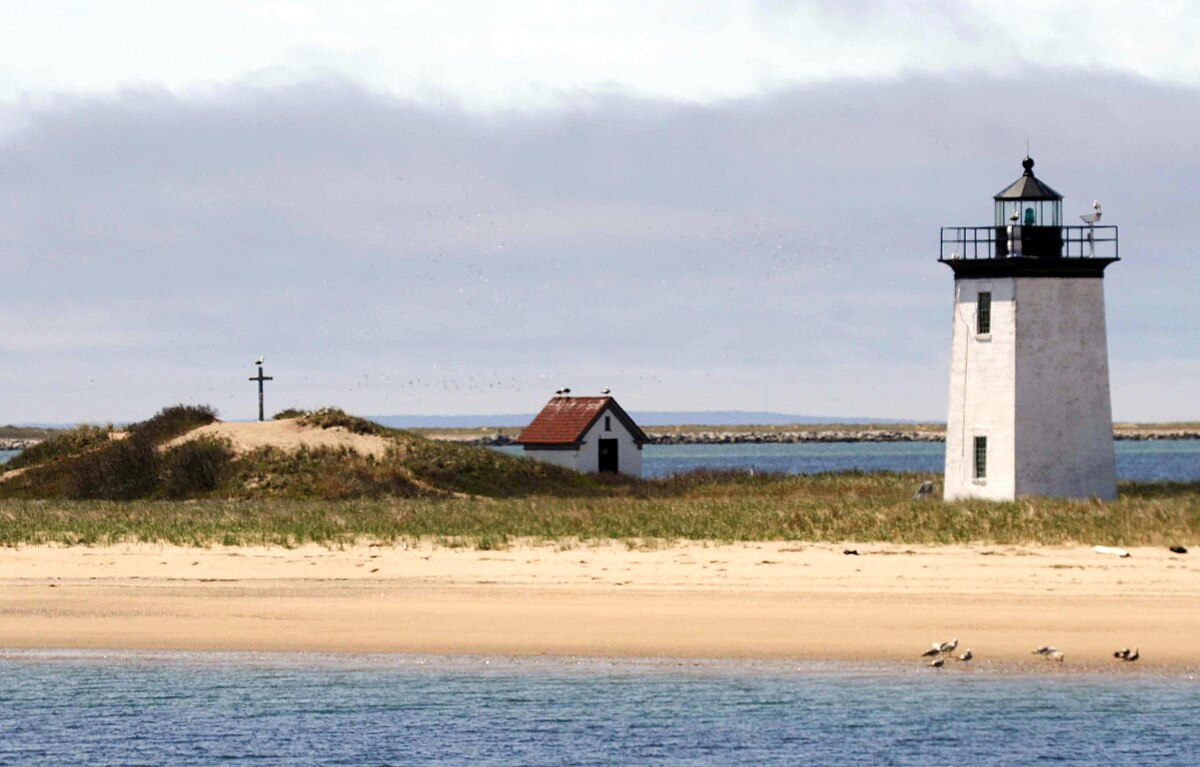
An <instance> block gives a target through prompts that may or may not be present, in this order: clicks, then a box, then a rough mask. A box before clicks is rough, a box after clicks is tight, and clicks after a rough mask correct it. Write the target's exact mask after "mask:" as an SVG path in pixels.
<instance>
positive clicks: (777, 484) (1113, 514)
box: [0, 473, 1200, 548]
mask: <svg viewBox="0 0 1200 767" xmlns="http://www.w3.org/2000/svg"><path fill="white" fill-rule="evenodd" d="M919 479H920V478H919V477H916V476H914V475H906V474H888V473H873V474H824V475H816V476H807V477H806V476H785V475H759V476H756V477H750V476H747V475H744V474H742V475H732V474H717V475H713V474H694V475H688V476H684V477H678V478H675V479H671V480H646V481H640V482H629V483H624V484H621V485H614V486H612V487H608V488H606V490H607V491H608V494H606V495H590V496H581V495H576V496H567V495H559V496H550V495H529V496H522V497H508V498H482V497H479V496H473V497H451V498H440V499H434V498H428V497H417V498H374V499H373V498H357V499H353V500H319V499H314V498H309V499H300V498H284V497H275V498H258V499H254V500H222V499H215V498H214V499H205V500H199V501H189V502H186V503H180V502H171V501H161V500H138V501H130V502H124V503H113V502H108V501H52V502H44V501H25V500H0V545H16V544H20V543H34V544H36V543H47V542H63V543H86V544H105V543H114V542H118V541H126V540H140V541H161V542H168V543H176V544H183V545H207V544H211V543H217V544H226V545H288V546H290V545H296V544H302V543H308V542H315V543H321V544H326V545H339V544H348V543H352V542H355V541H364V540H365V541H380V542H389V541H400V540H414V539H431V540H434V541H440V542H443V543H445V544H447V545H468V546H476V547H480V548H496V547H500V546H504V545H505V544H507V543H508V542H510V541H511V540H513V539H515V538H533V539H542V540H549V541H557V540H567V541H569V540H572V539H579V540H584V541H587V540H614V539H615V540H627V541H631V542H636V543H638V544H642V543H647V542H653V541H655V540H717V541H755V540H792V541H814V542H819V541H825V542H840V541H858V542H871V541H886V542H892V543H905V544H945V543H968V542H981V543H986V544H1030V543H1039V544H1074V545H1079V544H1083V545H1096V544H1106V545H1116V546H1135V545H1156V546H1159V545H1161V546H1167V545H1180V544H1182V545H1185V546H1189V547H1192V546H1195V545H1197V544H1200V484H1189V485H1159V484H1154V485H1128V484H1127V485H1122V488H1121V498H1120V500H1118V501H1115V502H1111V503H1098V502H1093V501H1069V500H1053V499H1044V498H1031V499H1024V500H1021V501H1018V502H1014V503H992V502H987V501H971V502H963V503H942V502H940V501H934V500H929V501H914V500H912V490H913V487H914V485H915V484H916V483H917V481H918V480H919Z"/></svg>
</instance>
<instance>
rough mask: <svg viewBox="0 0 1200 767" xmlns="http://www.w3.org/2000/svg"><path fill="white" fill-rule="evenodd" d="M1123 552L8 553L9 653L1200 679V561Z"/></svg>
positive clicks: (762, 547)
mask: <svg viewBox="0 0 1200 767" xmlns="http://www.w3.org/2000/svg"><path fill="white" fill-rule="evenodd" d="M845 548H853V549H857V550H858V551H859V552H860V555H859V556H847V555H844V554H843V553H842V550H843V549H845ZM1130 551H1131V553H1132V556H1131V557H1129V558H1124V559H1122V558H1116V557H1112V556H1105V555H1102V554H1097V553H1095V552H1093V551H1092V550H1091V549H1090V548H1086V547H1077V548H1049V547H1013V546H984V545H977V546H944V547H929V546H903V545H880V544H844V545H837V546H833V545H824V544H820V545H814V544H797V543H747V544H712V543H710V544H704V543H680V544H675V545H662V546H660V547H654V548H633V549H631V548H628V547H626V546H625V545H622V544H620V543H610V544H601V545H590V544H564V543H561V542H560V543H546V544H541V543H536V542H526V543H520V544H516V545H513V546H511V547H509V548H506V549H504V550H500V551H479V550H475V549H470V548H449V547H444V546H434V545H431V544H422V545H417V546H411V547H406V546H403V545H399V546H391V545H385V546H370V545H365V544H364V545H357V546H353V547H347V548H343V549H336V548H326V547H322V546H303V547H299V548H293V549H285V548H247V547H242V548H232V547H230V548H226V547H221V546H213V547H211V548H187V547H176V546H159V545H150V544H121V545H115V546H109V547H94V548H93V547H82V546H77V547H65V546H37V547H26V546H22V547H19V548H9V549H0V647H2V648H90V649H183V650H242V651H285V650H286V651H315V652H414V653H453V654H495V655H532V654H551V655H582V656H646V657H656V656H658V657H679V658H687V657H692V658H795V659H831V660H888V661H890V660H913V662H919V661H917V660H916V657H917V655H919V653H920V652H921V651H922V650H924V649H926V648H927V647H929V645H930V643H931V642H933V641H941V640H947V639H950V638H952V637H957V638H958V639H959V648H958V649H959V652H961V651H962V650H964V649H966V648H967V647H970V648H972V650H973V652H974V654H975V657H976V659H977V663H989V662H999V663H1008V664H1011V663H1024V664H1030V663H1048V662H1049V661H1045V660H1044V659H1041V658H1038V657H1037V656H1032V655H1030V650H1031V649H1032V648H1033V647H1035V646H1037V645H1043V644H1050V645H1055V646H1057V647H1058V648H1059V649H1061V650H1063V651H1064V652H1065V653H1066V663H1065V664H1064V665H1070V666H1073V667H1078V666H1081V665H1082V666H1088V667H1095V666H1103V667H1111V666H1114V664H1115V665H1121V666H1123V667H1126V666H1130V665H1131V664H1118V663H1117V662H1116V661H1114V660H1113V658H1112V652H1113V650H1115V649H1117V648H1120V647H1124V646H1129V647H1134V646H1137V647H1139V648H1140V649H1141V653H1142V661H1141V662H1140V663H1139V664H1138V667H1148V666H1155V665H1166V666H1181V665H1187V666H1193V665H1200V559H1198V557H1200V554H1188V555H1175V554H1172V553H1170V552H1169V551H1167V550H1165V549H1157V548H1135V549H1131V550H1130ZM947 665H948V666H949V665H957V664H950V663H948V664H947Z"/></svg>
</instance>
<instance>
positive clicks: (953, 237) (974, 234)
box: [938, 226, 1120, 261]
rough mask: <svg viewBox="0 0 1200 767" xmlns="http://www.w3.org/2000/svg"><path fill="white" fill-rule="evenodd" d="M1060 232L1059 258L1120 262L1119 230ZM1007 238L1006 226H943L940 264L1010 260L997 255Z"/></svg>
mask: <svg viewBox="0 0 1200 767" xmlns="http://www.w3.org/2000/svg"><path fill="white" fill-rule="evenodd" d="M1038 228H1039V229H1042V228H1049V227H1038ZM1058 229H1059V230H1060V231H1061V232H1062V254H1061V255H1059V256H1057V257H1059V258H1111V259H1114V260H1120V255H1119V248H1118V243H1117V227H1115V226H1062V227H1058ZM1004 238H1007V232H1006V228H1005V227H1003V226H1000V227H996V226H943V227H942V247H941V252H940V255H939V257H938V260H939V261H957V260H959V259H967V260H982V259H992V258H1009V257H1010V255H1011V254H1001V255H997V254H996V242H997V240H998V239H1004ZM1042 257H1043V258H1044V257H1045V256H1042Z"/></svg>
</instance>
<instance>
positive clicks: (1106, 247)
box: [939, 157, 1119, 500]
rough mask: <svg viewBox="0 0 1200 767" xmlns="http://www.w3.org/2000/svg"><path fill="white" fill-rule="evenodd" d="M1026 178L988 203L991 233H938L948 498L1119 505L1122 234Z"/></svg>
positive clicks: (1026, 164) (1030, 175)
mask: <svg viewBox="0 0 1200 767" xmlns="http://www.w3.org/2000/svg"><path fill="white" fill-rule="evenodd" d="M1021 164H1022V167H1023V168H1024V173H1022V175H1021V177H1020V178H1018V179H1017V180H1016V181H1014V182H1013V183H1012V184H1010V185H1009V186H1007V187H1006V188H1005V189H1004V190H1003V191H1001V192H1000V193H999V194H997V195H995V197H994V198H993V199H994V201H995V206H994V208H995V220H994V222H993V224H992V225H991V226H971V227H943V228H942V243H941V254H940V256H939V260H940V261H941V262H942V263H944V264H946V265H947V266H949V267H950V268H951V269H952V270H953V271H954V314H953V328H954V329H953V335H952V340H951V350H950V397H949V412H948V414H947V418H946V474H945V497H946V499H947V500H953V499H957V498H987V499H992V500H1012V499H1013V498H1015V497H1017V496H1024V495H1044V496H1058V497H1068V498H1089V497H1095V498H1102V499H1112V498H1115V497H1116V494H1117V480H1116V466H1115V460H1114V455H1113V438H1112V402H1111V398H1110V396H1109V387H1108V340H1107V334H1106V331H1105V323H1104V270H1105V268H1106V267H1108V265H1109V264H1112V263H1114V262H1116V261H1118V260H1119V254H1118V243H1117V228H1116V227H1115V226H1097V225H1096V222H1097V221H1099V219H1100V217H1101V208H1100V204H1099V203H1098V202H1097V203H1093V205H1092V209H1091V211H1089V212H1088V213H1086V214H1084V215H1081V216H1080V217H1079V218H1080V221H1081V223H1080V224H1078V225H1070V226H1068V225H1066V224H1065V223H1064V221H1063V213H1062V200H1063V198H1062V195H1060V194H1059V193H1058V192H1056V191H1054V190H1053V189H1051V188H1050V187H1049V186H1048V185H1047V184H1045V183H1044V182H1043V181H1042V180H1041V179H1039V178H1037V176H1035V175H1034V172H1033V167H1034V162H1033V159H1032V158H1030V157H1026V158H1025V159H1024V161H1023V162H1022V163H1021Z"/></svg>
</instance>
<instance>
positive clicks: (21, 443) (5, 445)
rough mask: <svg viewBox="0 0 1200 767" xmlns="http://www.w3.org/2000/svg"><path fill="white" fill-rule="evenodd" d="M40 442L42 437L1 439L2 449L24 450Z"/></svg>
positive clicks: (0, 446) (0, 448) (0, 445)
mask: <svg viewBox="0 0 1200 767" xmlns="http://www.w3.org/2000/svg"><path fill="white" fill-rule="evenodd" d="M39 442H41V440H40V439H0V450H24V449H25V448H27V447H33V446H34V445H36V444H37V443H39Z"/></svg>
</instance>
